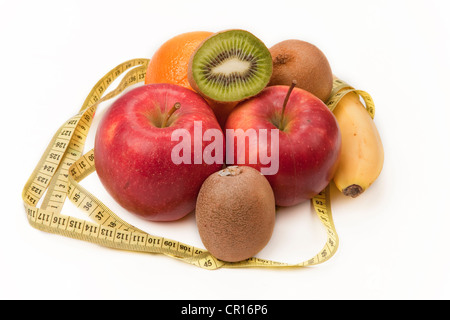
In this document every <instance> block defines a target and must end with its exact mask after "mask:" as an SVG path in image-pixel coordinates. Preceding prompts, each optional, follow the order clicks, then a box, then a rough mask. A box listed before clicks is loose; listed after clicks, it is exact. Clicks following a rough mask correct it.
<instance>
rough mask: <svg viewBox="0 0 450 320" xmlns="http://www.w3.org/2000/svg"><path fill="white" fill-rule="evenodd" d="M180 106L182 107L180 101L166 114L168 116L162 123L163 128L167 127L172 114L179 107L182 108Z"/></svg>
mask: <svg viewBox="0 0 450 320" xmlns="http://www.w3.org/2000/svg"><path fill="white" fill-rule="evenodd" d="M180 107H181V103H179V102H176V103H175V104H174V105H173V107H172V109H170V110H169V113H168V114H167V115H166V117H165V118H164V121H163V123H162V125H161V128H165V127H166V125H167V122H168V121H169V118H170V117H171V116H172V114H173V113H174V112H175V111H177V110H178V109H180Z"/></svg>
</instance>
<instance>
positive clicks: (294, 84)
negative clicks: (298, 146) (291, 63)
mask: <svg viewBox="0 0 450 320" xmlns="http://www.w3.org/2000/svg"><path fill="white" fill-rule="evenodd" d="M296 85H297V81H296V80H292V84H291V86H290V87H289V90H288V92H287V94H286V98H284V102H283V109H282V110H281V119H280V128H279V129H280V130H284V111H285V110H286V105H287V103H288V100H289V97H290V95H291V92H292V90H293V89H294V87H295V86H296Z"/></svg>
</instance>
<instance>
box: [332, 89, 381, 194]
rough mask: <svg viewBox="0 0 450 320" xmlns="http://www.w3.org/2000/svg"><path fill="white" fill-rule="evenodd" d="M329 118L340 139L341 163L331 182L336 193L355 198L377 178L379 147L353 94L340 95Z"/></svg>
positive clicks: (370, 123)
mask: <svg viewBox="0 0 450 320" xmlns="http://www.w3.org/2000/svg"><path fill="white" fill-rule="evenodd" d="M333 114H334V115H335V116H336V119H337V121H338V123H339V127H340V129H341V135H342V149H341V150H342V151H341V159H340V160H339V165H338V168H337V171H336V173H335V175H334V178H333V180H334V183H335V185H336V187H337V188H338V189H339V191H341V192H342V193H343V194H344V195H346V196H350V197H353V198H355V197H357V196H358V195H360V194H361V193H363V192H364V191H365V190H366V189H367V188H369V186H370V185H371V184H372V183H373V182H374V181H375V180H376V179H377V178H378V176H379V175H380V172H381V170H382V168H383V163H384V149H383V144H382V142H381V138H380V134H379V132H378V130H377V127H376V126H375V123H374V121H373V119H372V117H371V116H370V115H369V113H368V112H367V110H366V108H365V107H364V105H363V104H362V103H361V101H360V99H359V95H358V94H356V93H355V92H349V93H347V94H346V95H344V96H343V97H342V98H341V100H340V101H339V103H338V104H337V105H336V107H335V109H334V110H333Z"/></svg>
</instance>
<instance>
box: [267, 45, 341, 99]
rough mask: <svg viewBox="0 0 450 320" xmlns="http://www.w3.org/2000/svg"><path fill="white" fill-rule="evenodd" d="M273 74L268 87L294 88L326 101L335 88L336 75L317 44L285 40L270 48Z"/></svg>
mask: <svg viewBox="0 0 450 320" xmlns="http://www.w3.org/2000/svg"><path fill="white" fill-rule="evenodd" d="M269 51H270V53H271V55H272V62H273V72H272V77H271V79H270V81H269V84H268V85H269V86H274V85H287V86H289V85H291V83H292V80H296V81H297V87H298V88H301V89H304V90H306V91H309V92H311V93H312V94H314V95H315V96H316V97H318V98H319V99H321V100H322V101H324V102H326V101H327V100H328V98H329V97H330V93H331V90H332V89H333V74H332V72H331V67H330V64H329V62H328V59H327V57H326V56H325V54H324V53H323V52H322V51H321V50H320V49H319V48H317V47H316V46H315V45H313V44H311V43H309V42H306V41H302V40H296V39H290V40H285V41H282V42H279V43H277V44H275V45H274V46H273V47H271V48H270V49H269Z"/></svg>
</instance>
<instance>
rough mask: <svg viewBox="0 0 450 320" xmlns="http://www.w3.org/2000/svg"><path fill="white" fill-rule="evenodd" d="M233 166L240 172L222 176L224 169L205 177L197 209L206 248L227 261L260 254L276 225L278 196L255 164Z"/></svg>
mask: <svg viewBox="0 0 450 320" xmlns="http://www.w3.org/2000/svg"><path fill="white" fill-rule="evenodd" d="M232 168H235V170H240V173H238V174H236V175H222V174H220V173H221V172H223V170H221V171H219V172H216V173H214V174H212V175H211V176H209V177H208V178H207V179H206V180H205V182H204V183H203V185H202V187H201V189H200V192H199V195H198V197H197V206H196V209H195V216H196V221H197V228H198V231H199V234H200V238H201V240H202V242H203V244H204V246H205V248H206V249H207V250H208V251H209V252H210V253H211V254H212V255H213V256H214V257H216V258H217V259H220V260H223V261H227V262H237V261H242V260H245V259H248V258H251V257H253V256H254V255H256V254H257V253H258V252H259V251H261V250H262V249H263V248H264V247H265V246H266V245H267V243H268V242H269V240H270V238H271V236H272V232H273V229H274V226H275V197H274V194H273V191H272V188H271V186H270V184H269V182H268V181H267V179H266V178H265V177H264V176H263V175H262V174H261V173H260V172H259V171H258V170H256V169H254V168H251V167H245V166H242V167H232ZM225 170H226V169H225Z"/></svg>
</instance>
